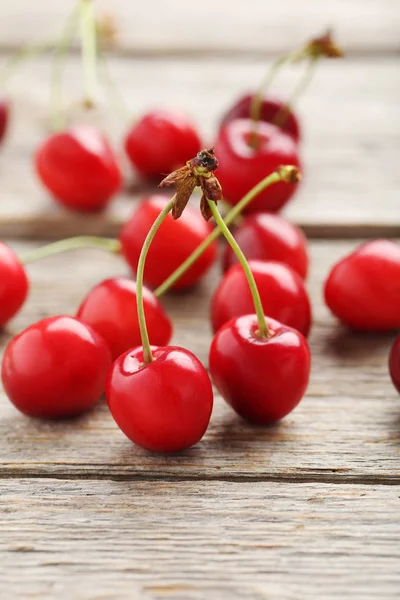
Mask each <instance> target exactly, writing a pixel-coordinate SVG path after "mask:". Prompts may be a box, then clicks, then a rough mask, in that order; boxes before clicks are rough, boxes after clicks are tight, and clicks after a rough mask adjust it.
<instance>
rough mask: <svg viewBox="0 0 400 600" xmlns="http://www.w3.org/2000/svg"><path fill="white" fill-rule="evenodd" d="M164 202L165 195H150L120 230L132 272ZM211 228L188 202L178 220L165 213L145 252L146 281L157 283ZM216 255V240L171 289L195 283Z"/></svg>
mask: <svg viewBox="0 0 400 600" xmlns="http://www.w3.org/2000/svg"><path fill="white" fill-rule="evenodd" d="M167 202H168V200H167V199H166V198H165V196H159V195H158V196H157V195H155V196H149V197H148V198H146V199H145V200H144V201H143V202H142V203H141V204H140V205H139V207H138V208H137V210H136V211H135V212H134V214H133V215H132V217H131V218H130V219H129V221H127V223H125V225H124V226H123V228H122V230H121V232H120V236H119V239H120V241H121V244H122V252H123V254H124V256H125V258H126V260H127V262H128V263H129V265H130V266H131V268H132V270H133V271H134V272H136V268H137V264H138V260H139V256H140V251H141V249H142V245H143V242H144V240H145V238H146V235H147V233H148V231H149V229H150V227H151V226H152V225H153V223H154V221H155V219H156V218H157V217H158V215H159V214H160V212H161V211H162V210H163V208H164V207H165V205H166V204H167ZM211 231H212V226H211V225H210V223H206V221H204V219H203V217H202V216H201V214H200V212H199V211H198V210H196V209H194V208H192V207H191V206H187V207H186V208H185V211H184V212H183V214H182V216H181V217H180V219H178V220H177V221H174V219H173V218H172V216H171V215H168V217H167V218H166V219H165V221H164V222H163V223H162V225H161V227H160V229H159V230H158V231H157V234H156V235H155V237H154V240H153V242H152V244H151V247H150V250H149V253H148V255H147V259H146V268H145V270H144V278H145V281H146V283H147V284H148V285H150V286H152V287H157V286H158V285H160V284H161V283H162V282H163V281H164V280H165V279H167V277H168V276H169V275H171V273H173V272H174V271H175V269H177V268H178V267H179V265H180V264H181V263H182V262H183V261H184V260H185V259H186V258H187V257H188V256H189V255H190V254H191V253H192V252H193V250H195V249H196V248H197V246H198V245H199V244H200V243H201V242H203V241H204V240H205V238H206V237H207V236H208V235H209V234H210V233H211ZM216 255H217V244H216V243H213V244H211V245H210V246H209V247H208V248H207V250H206V251H205V252H204V253H203V254H202V255H201V256H200V258H199V259H198V260H197V261H196V262H195V263H194V264H193V265H192V266H191V267H190V269H188V270H187V271H186V273H185V274H184V275H183V276H182V277H181V278H180V279H179V281H177V282H176V283H175V285H174V286H173V288H172V289H175V290H178V289H183V288H187V287H190V286H192V285H194V284H195V283H197V282H198V281H199V279H201V277H202V276H203V275H204V274H205V272H206V271H207V270H208V269H209V268H210V267H211V265H212V264H213V262H214V260H215V258H216Z"/></svg>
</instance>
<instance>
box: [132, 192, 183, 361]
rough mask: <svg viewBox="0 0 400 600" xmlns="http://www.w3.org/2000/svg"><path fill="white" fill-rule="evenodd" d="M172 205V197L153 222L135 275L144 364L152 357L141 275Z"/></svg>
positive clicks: (151, 359)
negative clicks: (154, 239) (148, 254)
mask: <svg viewBox="0 0 400 600" xmlns="http://www.w3.org/2000/svg"><path fill="white" fill-rule="evenodd" d="M173 204H174V197H173V198H172V199H171V200H170V201H169V202H168V204H167V205H166V206H165V207H164V209H163V210H162V211H161V212H160V214H159V215H158V217H157V219H156V220H155V221H154V223H153V225H152V227H151V228H150V231H149V232H148V234H147V237H146V239H145V241H144V243H143V246H142V251H141V253H140V257H139V262H138V267H137V273H136V303H137V311H138V321H139V329H140V337H141V339H142V346H143V358H144V362H145V364H148V363H151V362H152V361H153V355H152V353H151V346H150V340H149V334H148V331H147V325H146V316H145V312H144V303H143V275H144V266H145V263H146V257H147V253H148V251H149V248H150V245H151V242H152V241H153V238H154V236H155V234H156V233H157V231H158V229H159V227H160V226H161V224H162V222H163V221H164V219H165V218H166V217H167V215H168V214H169V213H170V212H171V210H172V207H173Z"/></svg>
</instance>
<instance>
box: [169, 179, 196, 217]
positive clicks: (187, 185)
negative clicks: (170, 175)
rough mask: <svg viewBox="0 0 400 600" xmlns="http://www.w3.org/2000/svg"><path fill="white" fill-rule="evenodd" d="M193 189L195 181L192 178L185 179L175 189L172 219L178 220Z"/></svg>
mask: <svg viewBox="0 0 400 600" xmlns="http://www.w3.org/2000/svg"><path fill="white" fill-rule="evenodd" d="M195 187H196V180H195V178H194V177H187V178H186V179H184V180H183V181H182V182H181V183H180V184H179V186H178V187H177V190H176V193H175V198H174V204H173V206H172V217H173V218H174V219H179V217H180V216H181V214H182V213H183V211H184V210H185V208H186V205H187V203H188V202H189V200H190V196H191V195H192V194H193V190H194V188H195Z"/></svg>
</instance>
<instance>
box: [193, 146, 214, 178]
mask: <svg viewBox="0 0 400 600" xmlns="http://www.w3.org/2000/svg"><path fill="white" fill-rule="evenodd" d="M218 164H219V163H218V159H217V157H216V156H215V154H214V148H209V150H201V151H200V152H199V153H198V154H197V155H196V156H195V157H194V158H192V160H191V161H190V166H191V167H192V169H194V171H195V174H196V175H203V174H204V173H212V172H213V171H215V170H216V169H218Z"/></svg>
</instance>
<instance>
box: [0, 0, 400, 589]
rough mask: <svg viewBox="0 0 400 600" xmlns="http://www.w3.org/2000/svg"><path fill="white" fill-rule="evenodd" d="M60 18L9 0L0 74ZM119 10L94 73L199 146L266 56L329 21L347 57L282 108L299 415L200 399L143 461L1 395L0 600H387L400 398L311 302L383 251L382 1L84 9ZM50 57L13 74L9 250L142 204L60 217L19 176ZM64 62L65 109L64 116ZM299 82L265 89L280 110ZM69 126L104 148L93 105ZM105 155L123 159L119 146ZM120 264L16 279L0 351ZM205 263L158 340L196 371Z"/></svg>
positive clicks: (6, 172) (366, 353) (390, 81)
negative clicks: (169, 330)
mask: <svg viewBox="0 0 400 600" xmlns="http://www.w3.org/2000/svg"><path fill="white" fill-rule="evenodd" d="M71 4H72V3H71V1H65V2H62V3H61V2H54V0H39V1H38V2H35V3H34V4H32V3H31V2H28V1H27V0H13V1H11V0H6V1H4V0H3V2H2V4H1V7H0V51H1V53H2V56H1V57H0V58H1V60H6V58H7V55H8V54H9V53H10V52H12V50H13V49H15V48H17V47H18V45H19V44H20V43H21V42H26V41H27V40H29V39H31V36H32V33H33V34H37V35H39V34H40V35H45V36H46V35H53V33H54V32H55V30H56V29H57V27H59V26H60V24H61V22H62V18H63V16H64V15H66V14H67V12H68V10H70V6H71ZM96 4H98V5H99V7H100V8H102V7H103V8H104V7H105V8H107V7H108V8H109V9H112V10H113V11H115V13H116V14H117V17H118V18H119V23H120V26H121V33H120V40H119V41H120V48H119V50H118V52H116V53H115V55H114V56H113V57H112V59H111V60H110V66H111V68H112V69H113V71H114V73H115V78H116V80H117V81H118V83H119V85H120V86H121V88H122V89H123V91H124V94H125V96H126V100H127V103H128V104H129V106H130V107H131V109H132V113H133V115H134V114H140V112H142V111H143V110H144V109H145V108H146V107H149V106H157V105H160V104H162V105H165V106H168V105H174V106H178V107H181V108H184V109H186V110H187V111H188V112H189V113H191V114H192V115H193V116H194V118H195V119H196V120H197V122H198V123H199V124H200V125H201V129H202V131H203V133H204V137H205V139H206V140H211V139H212V134H213V131H214V130H215V125H216V123H217V119H218V116H219V114H220V113H221V112H222V110H223V109H224V107H225V106H227V104H228V103H229V102H230V101H231V100H232V99H233V98H234V97H235V96H237V95H238V94H240V92H241V91H242V90H243V89H248V88H249V87H250V88H251V87H252V86H254V84H255V82H257V81H258V80H259V79H260V77H261V76H262V74H263V72H264V71H265V69H266V66H267V65H268V64H269V62H270V61H271V59H272V57H274V56H275V55H276V54H277V53H279V52H282V51H286V50H288V49H290V48H291V47H292V46H293V45H295V44H299V43H301V42H302V41H303V40H304V39H305V38H307V37H309V36H312V35H313V34H315V33H319V32H320V31H321V30H323V29H324V28H325V27H326V25H331V26H333V27H334V28H335V31H336V34H337V37H338V39H339V41H340V42H342V44H343V45H344V47H345V49H346V52H347V57H346V59H344V60H343V61H332V62H325V63H324V64H323V65H321V67H320V69H319V71H318V74H317V76H316V78H315V81H314V82H313V84H312V86H311V88H310V90H309V92H308V93H307V95H306V97H304V98H303V99H302V100H301V103H300V104H299V107H298V112H299V114H300V116H301V119H302V123H303V125H304V143H303V146H302V153H303V156H304V164H305V177H304V184H303V185H302V188H301V190H300V192H299V194H298V196H296V198H295V199H294V201H293V202H292V204H290V206H288V207H287V209H286V211H285V213H286V215H287V216H288V217H289V218H291V219H293V220H294V221H295V222H297V223H299V224H301V225H302V226H303V227H304V229H305V231H306V232H307V234H308V235H309V237H310V252H311V260H312V270H311V274H310V277H309V280H308V287H309V291H310V295H311V298H312V302H313V310H314V326H313V330H312V334H311V337H310V345H311V350H312V355H313V367H312V376H311V381H310V386H309V389H308V392H307V395H306V397H305V398H304V399H303V401H302V402H301V404H300V405H299V407H298V408H297V409H296V410H295V411H294V412H293V413H292V414H290V415H289V416H288V417H287V418H286V419H284V420H283V421H282V422H281V423H279V424H277V425H275V426H273V427H268V428H254V427H251V426H249V425H247V424H246V423H244V422H243V421H241V420H240V419H239V418H237V417H236V416H235V415H234V413H233V412H232V411H231V410H230V409H229V408H228V407H227V406H226V405H225V404H224V402H223V401H222V399H221V398H220V397H218V395H216V399H215V409H214V413H213V417H212V422H211V426H210V428H209V430H208V432H207V434H206V435H205V437H204V439H203V440H202V442H201V443H200V444H198V445H197V446H196V447H195V448H193V449H191V450H189V451H187V452H184V453H182V454H179V455H176V456H166V457H160V456H154V455H152V454H149V453H147V452H144V451H142V450H140V449H138V448H136V447H134V446H133V445H132V444H131V443H130V442H129V441H128V440H127V439H126V438H125V437H124V436H123V435H122V433H121V432H120V431H119V430H118V428H117V427H116V425H115V424H114V422H113V420H112V418H111V417H110V415H109V413H108V411H107V408H106V406H105V404H104V402H100V403H99V405H98V406H97V407H96V408H95V410H93V411H91V412H90V413H89V414H87V415H85V416H84V417H82V418H80V419H77V420H74V421H70V422H66V423H55V424H54V423H48V422H42V421H37V420H31V419H28V418H26V417H24V416H22V415H21V414H20V413H18V412H17V410H15V409H14V408H13V406H12V405H11V404H10V403H9V401H8V400H7V398H6V396H5V394H4V391H3V390H0V417H1V418H0V489H1V492H0V598H1V599H3V598H4V599H5V600H6V599H7V600H8V599H11V598H13V599H15V598H18V599H24V600H25V599H29V598H40V599H45V600H47V599H53V598H57V599H58V598H62V599H64V598H65V599H71V598H74V599H78V600H79V599H81V598H82V599H85V600H88V599H90V600H100V599H101V600H105V599H110V600H113V599H120V598H129V599H131V598H134V599H140V600H142V599H143V600H159V599H169V600H175V599H176V600H178V599H179V600H192V599H193V600H194V599H198V600H200V599H201V600H203V599H211V600H236V599H238V600H239V599H243V598H246V599H247V598H249V599H250V600H264V599H267V598H268V599H278V600H282V599H283V600H286V599H287V600H289V599H290V600H303V599H307V600H308V599H328V600H329V599H336V600H337V599H339V598H340V599H345V600H347V599H350V598H352V599H355V598H357V599H362V600H365V599H367V598H371V599H372V598H373V599H386V598H393V599H394V598H396V599H397V598H399V597H400V400H399V397H398V395H397V393H396V392H395V391H394V389H393V387H392V385H391V382H390V380H389V376H388V371H387V355H388V350H389V348H390V345H391V343H392V340H393V336H389V335H387V336H368V335H355V334H351V333H349V332H348V331H346V330H345V329H344V328H342V327H340V326H339V325H338V323H337V322H336V321H335V320H334V319H333V317H332V316H331V315H330V314H329V312H328V310H327V309H326V307H325V306H324V304H323V301H322V293H321V290H322V284H323V281H324V278H325V276H326V274H327V272H328V269H329V267H330V265H332V264H333V263H334V262H335V261H336V260H337V259H338V258H339V257H341V256H343V255H344V254H345V253H346V252H348V251H350V250H351V249H352V248H354V247H355V246H356V245H357V244H358V243H359V238H365V237H373V236H378V235H379V236H391V237H400V219H399V201H400V200H399V187H400V169H399V167H398V156H399V146H400V144H399V142H400V112H399V99H400V77H399V60H398V58H399V56H398V54H399V49H400V42H399V39H400V38H399V35H398V33H399V26H400V5H399V3H398V0H335V1H332V2H330V3H326V2H321V1H320V0H305V1H304V2H301V3H300V2H296V1H295V0H281V1H280V2H278V3H267V2H265V0H249V1H248V2H245V3H236V2H232V1H228V0H215V1H214V2H213V3H212V6H211V7H210V6H208V4H207V3H206V4H204V3H203V4H201V5H199V6H198V7H197V5H194V4H193V3H190V2H189V3H188V2H185V3H184V2H182V0H170V1H169V2H163V1H162V0H147V1H146V2H145V3H144V4H142V3H136V2H129V1H128V0H114V1H113V2H107V1H106V0H104V1H99V2H98V3H96ZM49 68H50V57H49V56H44V57H43V58H41V59H38V60H35V61H34V62H32V63H30V65H29V66H26V67H25V68H24V69H22V70H21V72H20V73H19V74H18V75H17V76H16V77H15V79H14V80H13V82H12V85H11V88H10V90H9V93H10V94H11V96H12V99H13V104H14V109H13V122H12V128H11V131H10V135H9V137H8V140H7V143H6V144H5V145H4V147H3V148H2V150H1V155H0V181H1V191H0V238H1V239H4V240H7V241H8V242H9V243H10V244H11V245H12V246H13V247H14V248H15V249H16V250H17V251H22V250H25V249H27V248H30V247H33V246H34V245H35V244H42V243H44V242H45V241H46V240H47V239H50V238H52V239H54V238H62V237H65V236H69V235H75V234H77V233H98V234H107V235H113V234H115V233H116V232H117V231H118V228H119V225H120V223H121V222H122V221H123V220H124V219H125V218H126V216H127V215H129V213H130V212H131V211H132V208H133V205H134V203H135V201H136V199H137V198H138V197H140V196H141V195H142V194H143V192H144V190H143V186H142V185H141V184H140V182H137V181H135V180H132V182H131V184H130V185H129V191H127V192H126V193H123V194H121V196H120V197H119V198H118V199H117V200H116V201H115V203H114V204H113V205H112V207H111V208H110V210H109V211H108V212H107V213H106V214H104V215H101V216H98V217H95V218H93V217H90V218H83V217H82V216H76V215H73V214H68V213H66V212H64V211H62V210H61V209H58V208H57V207H56V206H55V205H54V204H53V203H52V202H51V200H50V199H49V198H48V197H47V195H46V193H45V192H44V191H43V189H42V188H41V186H40V185H39V184H38V182H37V181H36V179H35V176H34V174H33V172H32V161H31V156H32V151H33V150H34V148H35V147H36V145H37V144H38V143H39V141H40V140H41V138H42V137H43V136H44V135H45V133H46V131H47V129H48V96H49V90H48V86H47V84H46V81H47V79H48V76H49ZM80 76H81V75H80V62H79V57H78V56H76V55H75V56H73V57H72V59H71V61H70V64H69V67H68V70H67V72H66V86H65V98H66V101H67V103H68V106H69V109H70V111H71V113H72V115H73V116H74V118H77V119H78V118H82V117H83V113H82V112H81V110H80V109H79V106H78V101H79V97H80V81H81V80H80ZM297 77H299V68H293V69H291V70H289V71H288V72H287V73H286V74H285V75H284V76H282V77H281V78H280V79H279V81H278V82H277V86H276V90H277V93H279V94H282V95H283V96H284V95H285V94H287V93H288V91H289V90H290V88H291V86H293V82H294V81H295V80H296V78H297ZM86 118H88V119H90V120H93V121H95V122H101V123H102V125H103V126H104V127H105V128H106V129H107V130H108V131H109V133H110V135H111V136H112V137H113V139H114V140H115V141H116V142H117V143H119V144H120V139H121V132H122V130H123V127H124V125H123V124H122V123H121V122H120V121H119V120H118V118H117V117H116V116H115V115H110V111H109V108H108V106H107V104H106V102H105V99H104V98H103V97H101V98H100V101H99V106H98V108H97V109H96V110H95V111H94V112H93V113H92V114H90V115H88V116H87V117H86ZM120 145H121V144H120ZM126 273H127V270H126V267H125V266H124V264H123V262H122V260H121V259H119V258H118V257H113V256H107V255H106V256H105V255H104V254H99V253H98V252H95V251H81V252H76V253H70V254H68V255H63V256H59V257H54V258H51V259H47V260H45V261H43V262H40V263H37V264H33V265H32V266H30V267H29V275H30V277H31V280H32V291H31V295H30V298H29V301H28V302H27V304H26V305H25V307H24V309H23V310H22V311H21V313H20V314H19V315H18V316H17V317H16V318H15V319H14V320H13V321H12V322H11V323H10V324H9V326H8V327H7V328H6V330H5V331H4V332H2V333H1V334H0V344H1V346H2V347H3V348H4V346H5V345H6V344H7V342H8V341H9V340H10V338H11V336H12V335H13V334H15V333H16V332H18V331H20V330H21V329H23V328H24V327H25V326H27V325H29V324H30V323H32V322H33V321H35V320H37V319H39V318H42V317H45V316H49V315H52V314H56V313H68V314H73V313H74V311H75V310H76V308H77V306H78V304H79V302H80V300H81V298H82V297H83V295H84V294H85V293H86V291H87V290H88V289H89V287H90V286H92V285H93V284H95V283H97V282H98V281H100V280H101V279H103V278H105V277H107V276H112V275H117V274H126ZM218 275H219V273H218V268H217V267H216V269H215V270H214V272H213V274H211V275H210V276H209V277H208V278H207V279H206V280H205V281H204V282H203V283H202V284H201V285H200V286H199V287H198V288H197V289H196V290H195V291H193V292H192V293H190V294H187V295H184V296H180V297H178V298H177V297H176V296H175V297H174V296H168V297H166V298H165V299H164V304H165V306H166V309H167V310H168V311H169V313H170V314H171V316H172V318H173V319H174V323H175V335H174V342H176V344H181V345H183V346H186V347H188V348H189V349H191V350H192V351H194V352H195V353H196V354H197V355H198V356H199V357H200V358H201V360H202V361H203V362H204V363H206V362H207V350H208V346H209V342H210V340H211V333H210V331H209V325H208V302H209V298H210V294H211V293H212V290H213V288H214V287H215V284H216V281H217V278H218Z"/></svg>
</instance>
